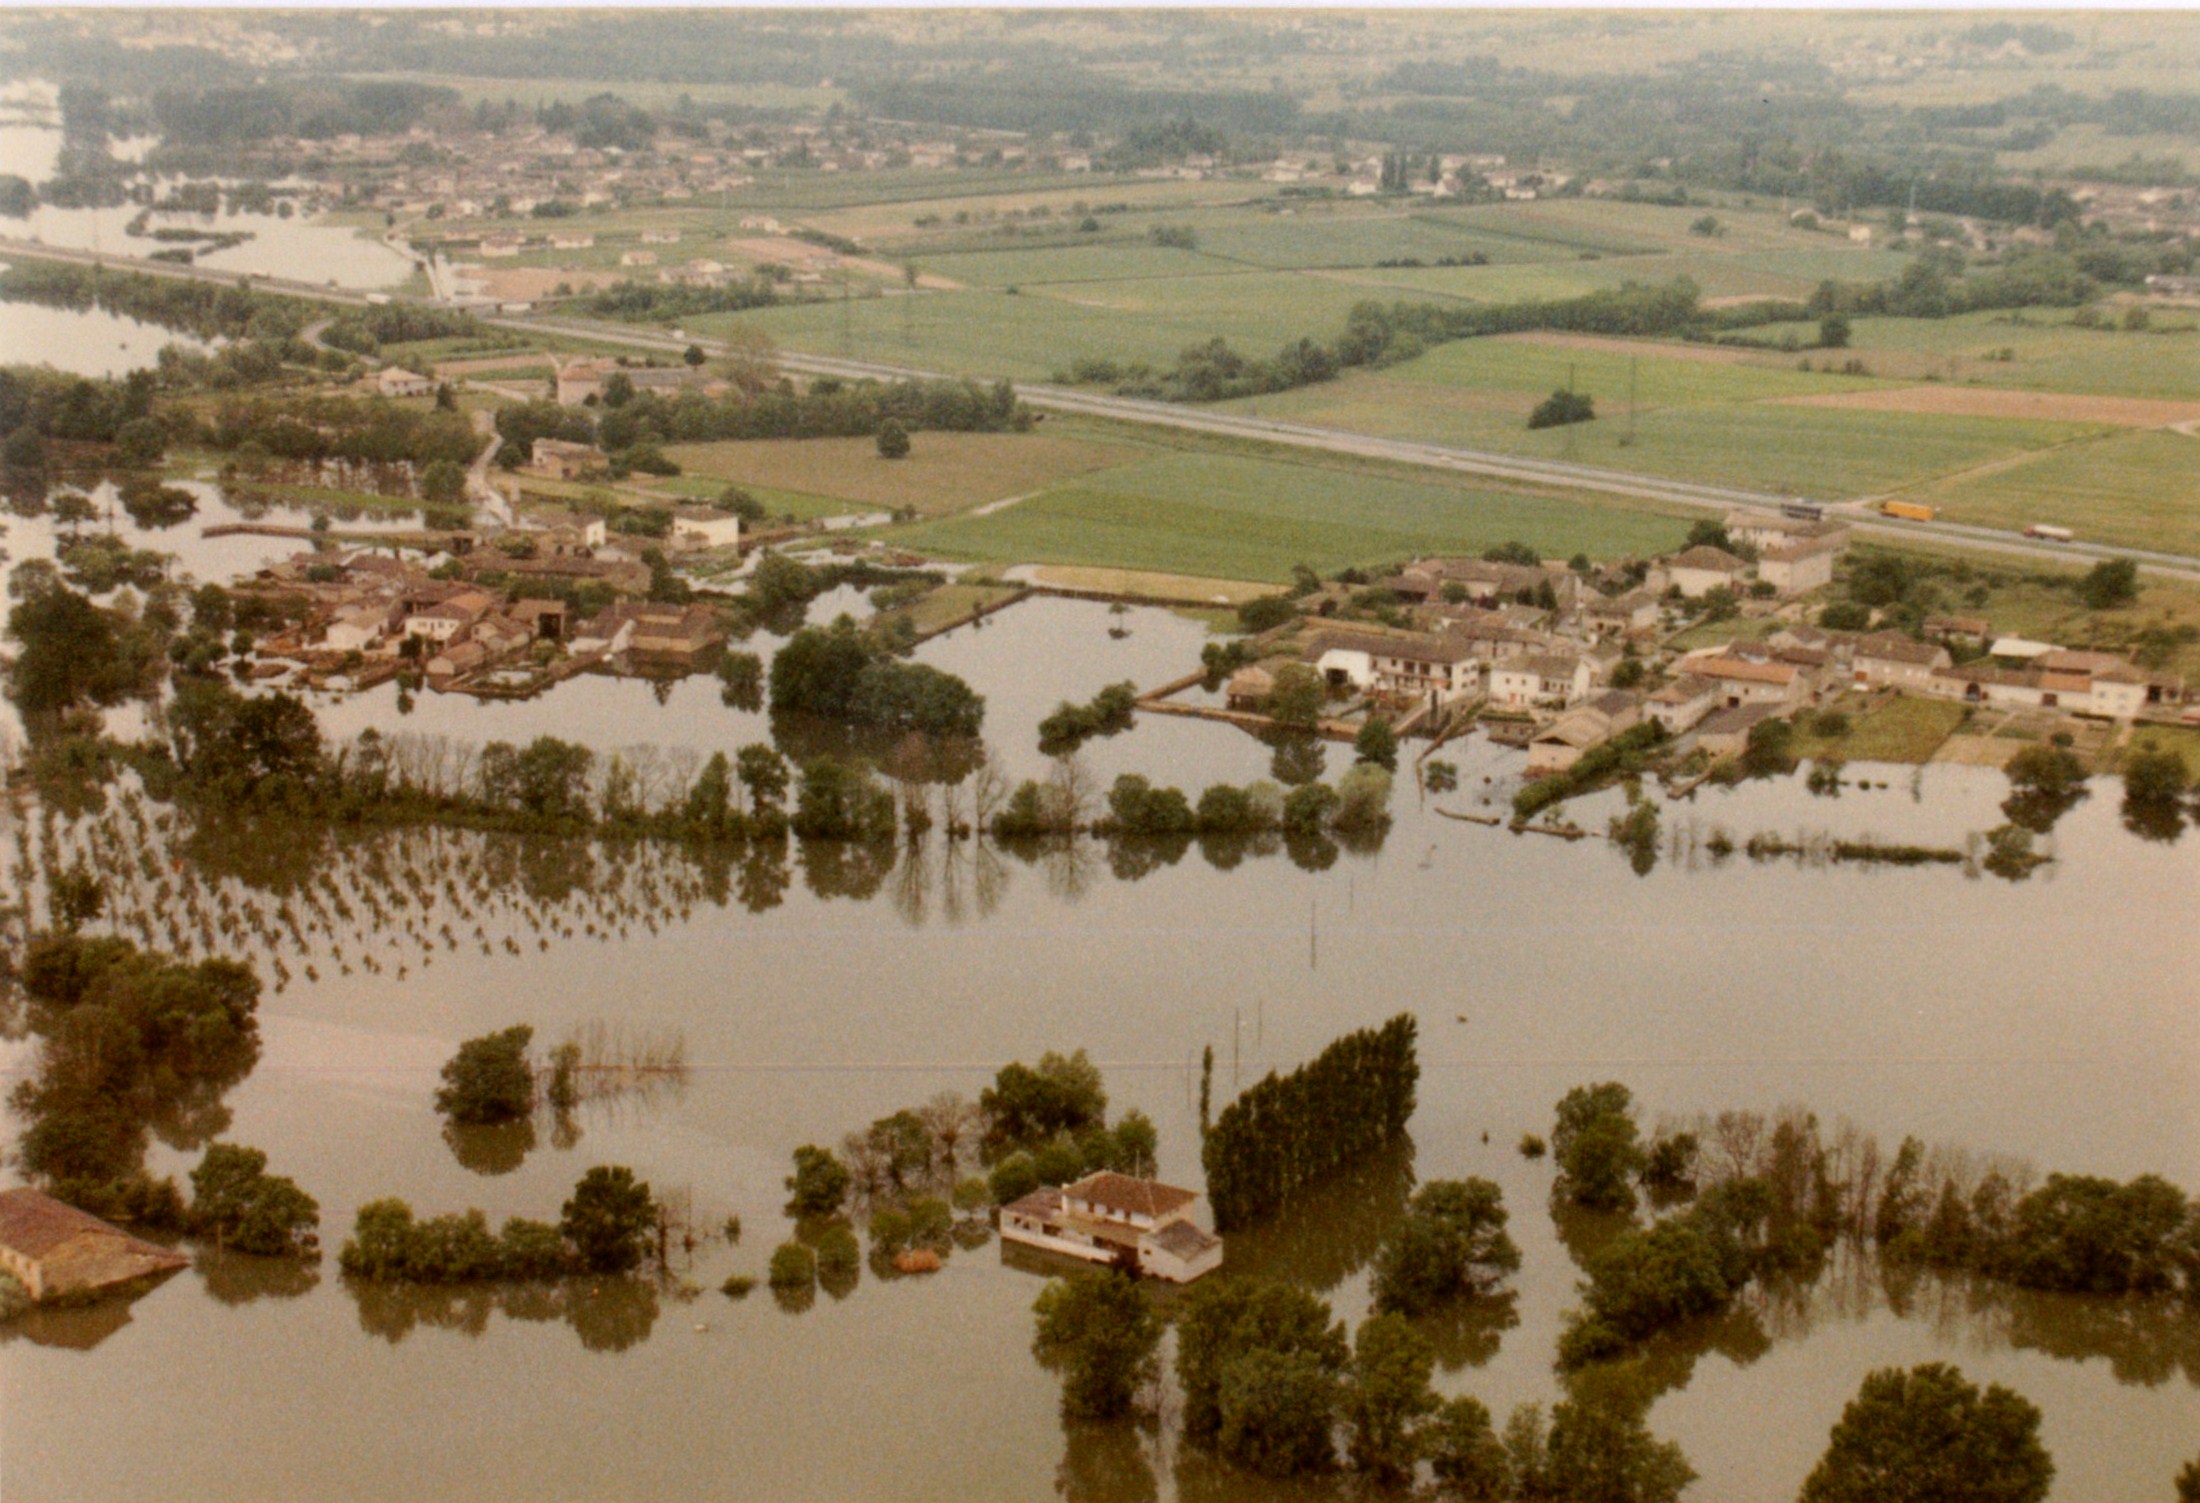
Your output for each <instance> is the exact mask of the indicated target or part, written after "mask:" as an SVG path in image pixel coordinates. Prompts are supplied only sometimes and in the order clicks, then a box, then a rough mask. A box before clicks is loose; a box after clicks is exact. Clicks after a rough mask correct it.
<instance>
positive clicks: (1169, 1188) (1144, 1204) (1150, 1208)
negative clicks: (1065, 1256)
mask: <svg viewBox="0 0 2200 1503" xmlns="http://www.w3.org/2000/svg"><path fill="white" fill-rule="evenodd" d="M1062 1194H1063V1195H1064V1196H1066V1197H1069V1198H1070V1199H1073V1200H1083V1201H1088V1202H1090V1203H1091V1204H1093V1205H1095V1206H1098V1207H1099V1208H1100V1209H1101V1210H1103V1211H1114V1212H1116V1213H1117V1214H1119V1215H1125V1216H1153V1217H1161V1216H1167V1215H1170V1214H1172V1213H1174V1212H1177V1211H1181V1210H1183V1209H1184V1208H1185V1207H1186V1206H1188V1205H1190V1204H1191V1203H1192V1202H1193V1201H1195V1200H1197V1199H1199V1196H1198V1194H1197V1192H1195V1191H1192V1190H1180V1189H1178V1188H1177V1187H1176V1186H1175V1185H1164V1184H1162V1183H1161V1182H1160V1181H1159V1180H1152V1179H1133V1178H1132V1177H1131V1176H1129V1175H1128V1174H1117V1173H1115V1172H1114V1171H1112V1170H1104V1171H1102V1172H1101V1173H1099V1174H1088V1175H1086V1176H1085V1177H1084V1178H1083V1179H1081V1180H1079V1181H1077V1183H1076V1184H1074V1185H1064V1186H1063V1187H1062Z"/></svg>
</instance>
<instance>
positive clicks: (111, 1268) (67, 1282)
mask: <svg viewBox="0 0 2200 1503" xmlns="http://www.w3.org/2000/svg"><path fill="white" fill-rule="evenodd" d="M189 1261H190V1260H189V1259H188V1258H186V1257H184V1256H183V1255H182V1254H181V1253H176V1252H171V1251H170V1250H169V1249H167V1248H165V1247H156V1246H154V1245H153V1244H152V1243H150V1242H143V1241H140V1240H139V1239H138V1238H136V1237H133V1236H131V1235H130V1234H129V1233H128V1232H125V1231H123V1230H122V1229H121V1228H120V1227H116V1226H109V1225H108V1224H107V1223H106V1222H104V1221H102V1220H100V1219H99V1218H98V1217H97V1216H88V1215H86V1214H85V1213H84V1212H82V1211H80V1210H78V1209H77V1208H76V1207H74V1206H71V1205H64V1204H63V1203H62V1202H60V1201H58V1200H55V1199H54V1198H53V1197H52V1196H50V1195H46V1194H42V1193H41V1192H39V1191H37V1190H0V1268H5V1269H6V1270H7V1271H8V1272H9V1273H11V1274H13V1275H14V1276H15V1279H16V1281H17V1282H18V1283H20V1284H21V1285H22V1286H23V1287H24V1288H25V1289H26V1290H28V1291H29V1292H30V1296H31V1298H32V1299H39V1300H42V1299H51V1298H53V1297H55V1296H56V1295H65V1294H88V1293H92V1292H95V1291H97V1290H100V1289H107V1288H111V1287H113V1286H114V1285H116V1284H127V1283H129V1282H131V1281H132V1280H134V1279H142V1278H147V1277H149V1276H151V1275H153V1274H159V1273H167V1272H168V1271H170V1270H171V1269H176V1268H181V1267H183V1266H184V1264H185V1263H187V1262H189Z"/></svg>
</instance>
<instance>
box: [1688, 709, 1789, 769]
mask: <svg viewBox="0 0 2200 1503" xmlns="http://www.w3.org/2000/svg"><path fill="white" fill-rule="evenodd" d="M1779 718H1780V707H1779V706H1778V705H1766V704H1756V705H1728V706H1725V707H1723V708H1720V709H1716V710H1713V711H1712V712H1711V713H1710V714H1708V715H1706V716H1705V717H1704V718H1703V719H1702V720H1700V721H1698V722H1697V724H1696V745H1698V746H1699V747H1701V748H1703V750H1705V751H1707V752H1709V753H1710V754H1711V755H1712V756H1714V757H1732V756H1738V755H1740V753H1741V751H1742V749H1743V748H1744V747H1746V746H1748V745H1749V733H1750V732H1751V731H1753V730H1755V729H1756V728H1757V727H1758V726H1760V725H1762V724H1764V723H1765V722H1766V721H1768V720H1777V719H1779Z"/></svg>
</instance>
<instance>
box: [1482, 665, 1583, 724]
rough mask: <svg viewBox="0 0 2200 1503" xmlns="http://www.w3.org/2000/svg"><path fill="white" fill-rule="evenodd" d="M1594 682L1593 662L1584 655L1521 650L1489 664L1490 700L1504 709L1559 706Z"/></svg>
mask: <svg viewBox="0 0 2200 1503" xmlns="http://www.w3.org/2000/svg"><path fill="white" fill-rule="evenodd" d="M1595 682H1596V665H1595V664H1594V663H1593V662H1592V661H1591V660H1590V659H1589V658H1588V657H1586V656H1583V655H1581V654H1578V653H1571V652H1524V653H1521V654H1519V655H1518V656H1517V657H1509V658H1500V659H1499V660H1497V661H1496V662H1494V663H1492V664H1491V665H1490V703H1491V704H1492V705H1495V706H1498V707H1499V708H1502V709H1508V710H1528V709H1554V710H1563V709H1565V708H1566V707H1567V706H1569V705H1571V704H1573V703H1574V701H1576V700H1578V699H1581V698H1583V697H1584V696H1585V695H1587V694H1588V692H1589V688H1590V685H1592V684H1594V683H1595Z"/></svg>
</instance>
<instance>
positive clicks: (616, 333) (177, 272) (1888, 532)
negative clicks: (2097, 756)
mask: <svg viewBox="0 0 2200 1503" xmlns="http://www.w3.org/2000/svg"><path fill="white" fill-rule="evenodd" d="M11 255H16V256H36V257H44V258H46V259H48V260H56V261H70V262H75V263H78V264H82V265H100V266H107V267H112V268H115V269H119V270H129V271H141V272H148V273H151V274H153V275H155V276H180V277H190V278H195V279H198V280H202V281H213V282H222V283H234V282H236V281H237V280H238V277H237V275H236V273H234V272H221V271H213V270H209V269H207V268H204V267H197V266H176V265H169V264H164V263H149V262H145V261H141V260H135V259H132V258H130V257H126V256H111V255H100V254H95V253H93V252H90V251H79V250H65V249H57V248H55V247H51V246H44V245H34V244H28V243H25V242H22V241H15V240H6V239H0V260H4V259H6V258H7V257H8V256H11ZM251 283H252V285H253V286H254V287H255V288H257V289H259V290H262V291H267V292H276V293H283V294H287V295H289V296H293V297H299V298H313V299H318V300H320V301H323V302H330V303H339V304H343V305H347V306H353V307H363V306H365V305H366V304H367V297H366V295H365V294H363V293H358V292H350V291H346V290H344V289H341V288H336V287H326V286H316V285H314V284H312V283H310V282H299V281H291V280H285V279H282V278H276V277H254V278H251ZM475 316H476V317H477V318H479V319H480V320H481V321H482V322H483V323H486V324H490V325H493V326H495V327H498V328H505V329H511V330H514V331H516V332H521V333H536V334H540V333H554V334H566V335H570V336H572V337H574V338H580V339H590V340H596V341H599V342H602V343H607V344H616V345H622V346H625V347H627V348H629V349H636V350H648V351H652V352H659V353H671V354H678V353H680V352H681V351H683V350H685V349H686V348H687V347H688V345H689V344H691V343H693V344H699V345H701V346H702V348H703V350H704V351H705V353H715V354H725V353H727V348H726V346H725V345H723V344H722V343H720V342H719V341H716V340H711V339H699V338H692V337H688V336H682V335H674V334H670V333H666V332H663V331H659V330H651V329H638V328H636V327H634V326H633V325H631V324H618V323H606V322H598V321H596V320H592V319H578V318H570V317H563V316H547V315H532V314H528V315H515V314H492V313H482V312H480V311H479V310H476V313H475ZM778 360H779V364H780V365H781V366H783V367H784V368H786V369H787V370H790V371H795V372H798V373H800V374H803V375H825V376H841V377H845V378H849V379H856V380H862V379H878V380H889V381H891V380H903V379H908V378H920V379H931V378H941V377H949V376H954V373H952V372H945V371H932V370H924V369H921V368H917V367H912V366H905V365H894V364H887V363H884V362H880V361H875V360H858V359H852V358H848V357H841V356H830V355H811V354H803V353H800V352H798V351H790V350H782V351H780V353H779V356H778ZM956 379H960V377H956ZM1016 392H1017V395H1018V396H1020V397H1021V398H1023V400H1024V401H1025V402H1026V403H1027V404H1029V405H1030V406H1032V407H1035V408H1039V409H1040V410H1042V411H1047V412H1061V413H1068V414H1075V415H1079V416H1085V417H1094V418H1103V419H1107V420H1110V421H1113V422H1123V423H1141V424H1146V425H1149V426H1154V427H1165V428H1174V429H1178V430H1180V431H1185V432H1192V433H1206V434H1212V435H1215V436H1218V437H1224V438H1236V439H1245V440H1251V441H1253V442H1257V443H1268V444H1278V445H1283V446H1287V447H1291V448H1299V449H1309V450H1314V451H1318V452H1321V453H1328V454H1339V455H1346V456H1350V457H1354V458H1361V459H1375V460H1383V461H1387V462H1390V463H1394V464H1404V465H1411V466H1414V467H1416V468H1420V469H1430V470H1439V471H1445V472H1449V473H1452V474H1460V475H1473V476H1477V477H1481V478H1485V479H1490V480H1499V481H1507V482H1510V483H1512V484H1515V485H1528V486H1535V487H1541V488H1545V489H1553V490H1570V491H1576V492H1580V491H1589V492H1595V493H1599V494H1604V495H1613V496H1625V497H1629V498H1632V499H1636V500H1645V501H1655V502H1663V503H1666V504H1669V505H1676V506H1685V507H1693V508H1698V509H1702V510H1706V511H1715V512H1725V511H1730V510H1748V511H1761V512H1777V511H1779V510H1780V508H1781V507H1782V506H1784V505H1787V504H1789V503H1791V502H1793V501H1795V500H1798V499H1801V498H1798V497H1794V496H1783V495H1776V494H1774V493H1771V492H1768V491H1753V490H1745V489H1738V488H1735V487H1730V486H1717V485H1704V484H1698V483H1696V482H1693V481H1686V480H1672V479H1667V478H1665V477H1662V476H1657V475H1643V474H1637V473H1633V472H1630V471H1625V470H1613V469H1607V468H1604V467H1602V466H1599V465H1587V464H1577V463H1573V462H1570V461H1565V460H1555V459H1533V458H1526V457H1522V456H1520V455H1514V454H1499V453H1493V452H1490V451H1487V450H1481V449H1468V448H1461V447H1458V446H1455V445H1450V444H1434V443H1423V442H1419V441H1416V440H1412V439H1394V438H1381V437H1376V436H1374V435H1370V434H1364V433H1353V432H1350V431H1348V430H1345V429H1341V428H1323V427H1318V426H1315V425H1312V424H1307V423H1290V422H1284V421H1281V420H1279V419H1275V418H1261V417H1252V416H1247V415H1242V414H1238V413H1226V412H1216V411H1213V410H1211V409H1207V408H1200V407H1191V406H1186V405H1182V404H1179V403H1173V402H1155V401H1147V400H1143V399H1140V398H1135V397H1118V396H1111V395H1107V394H1104V393H1099V392H1091V391H1080V390H1076V389H1074V388H1070V387H1062V386H1052V385H1046V384H1037V385H1024V384H1022V383H1019V384H1018V385H1017V388H1016ZM1819 504H1822V505H1824V506H1825V507H1826V512H1827V515H1828V517H1829V518H1834V519H1838V520H1840V521H1842V522H1844V523H1847V524H1848V525H1849V526H1851V527H1853V528H1854V529H1855V530H1856V531H1857V532H1859V533H1861V534H1864V535H1867V536H1870V537H1874V538H1882V539H1886V540H1890V541H1900V540H1908V541H1911V542H1935V543H1942V544H1948V545H1953V546H1956V547H1961V548H1965V549H1972V550H1977V551H1981V552H1990V553H1996V554H2000V555H2003V556H2006V557H2011V558H2019V559H2026V560H2032V561H2041V562H2049V563H2068V562H2071V561H2073V560H2082V559H2089V558H2130V559H2134V560H2136V561H2137V562H2139V563H2140V564H2142V565H2145V566H2146V567H2147V568H2149V569H2150V570H2153V571H2155V572H2157V573H2161V574H2166V575H2170V576H2173V577H2176V578H2179V579H2183V580H2190V581H2196V582H2200V557H2195V556H2193V555H2190V554H2182V553H2168V552H2161V551H2156V550H2149V549H2138V548H2113V547H2108V546H2105V545H2103V544H2098V543H2088V542H2083V541H2080V542H2071V543H2042V542H2036V541H2033V540H2029V539H2026V538H2022V537H2019V536H2016V535H2013V534H2011V533H2008V532H2003V531H2000V530H1998V529H1995V528H1991V527H1975V526H1970V525H1967V524H1965V523H1961V522H1945V521H1933V522H1898V521H1892V520H1888V519H1885V518H1882V517H1881V516H1880V515H1879V514H1878V513H1877V512H1875V511H1872V510H1870V508H1869V504H1868V503H1867V502H1865V501H1861V500H1853V501H1837V502H1822V503H1819Z"/></svg>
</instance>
